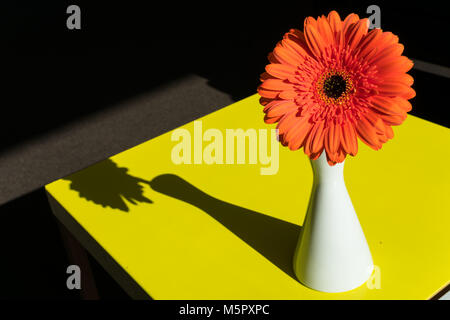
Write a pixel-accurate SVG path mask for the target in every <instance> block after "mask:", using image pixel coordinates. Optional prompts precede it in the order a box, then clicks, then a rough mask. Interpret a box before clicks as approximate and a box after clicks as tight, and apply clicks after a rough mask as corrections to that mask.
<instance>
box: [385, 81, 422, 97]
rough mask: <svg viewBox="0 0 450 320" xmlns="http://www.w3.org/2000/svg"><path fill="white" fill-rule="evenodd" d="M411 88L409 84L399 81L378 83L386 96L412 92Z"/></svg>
mask: <svg viewBox="0 0 450 320" xmlns="http://www.w3.org/2000/svg"><path fill="white" fill-rule="evenodd" d="M411 90H412V89H411V88H410V87H409V86H407V85H405V84H403V83H401V82H397V81H390V80H388V81H385V82H383V83H381V84H379V85H378V91H379V92H380V94H382V95H385V96H403V95H405V94H411ZM413 91H414V90H413Z"/></svg>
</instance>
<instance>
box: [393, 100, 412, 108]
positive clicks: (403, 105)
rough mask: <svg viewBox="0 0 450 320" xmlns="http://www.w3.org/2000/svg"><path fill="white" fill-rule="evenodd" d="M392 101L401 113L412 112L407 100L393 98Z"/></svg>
mask: <svg viewBox="0 0 450 320" xmlns="http://www.w3.org/2000/svg"><path fill="white" fill-rule="evenodd" d="M394 100H395V102H396V103H397V105H398V106H399V107H400V108H401V109H402V110H403V111H405V112H409V111H411V110H412V105H411V103H410V102H409V101H408V100H406V99H404V98H401V97H395V98H394Z"/></svg>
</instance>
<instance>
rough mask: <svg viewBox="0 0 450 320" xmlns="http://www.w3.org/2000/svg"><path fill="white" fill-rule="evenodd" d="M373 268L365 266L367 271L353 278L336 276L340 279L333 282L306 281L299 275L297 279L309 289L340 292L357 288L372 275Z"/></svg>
mask: <svg viewBox="0 0 450 320" xmlns="http://www.w3.org/2000/svg"><path fill="white" fill-rule="evenodd" d="M373 270H374V266H373V265H372V266H370V267H367V271H366V272H363V273H362V274H361V276H360V277H358V278H355V277H352V279H347V280H344V278H343V277H339V276H336V279H339V280H340V281H338V282H334V283H333V281H329V282H328V283H324V282H323V281H320V280H319V281H314V280H310V281H307V280H305V279H301V278H299V277H297V278H298V280H299V281H300V283H301V284H302V285H304V286H305V287H308V288H309V289H312V290H315V291H320V292H326V293H340V292H346V291H351V290H353V289H356V288H359V287H360V286H362V285H363V284H364V283H366V282H367V280H369V278H370V276H371V275H372V273H373Z"/></svg>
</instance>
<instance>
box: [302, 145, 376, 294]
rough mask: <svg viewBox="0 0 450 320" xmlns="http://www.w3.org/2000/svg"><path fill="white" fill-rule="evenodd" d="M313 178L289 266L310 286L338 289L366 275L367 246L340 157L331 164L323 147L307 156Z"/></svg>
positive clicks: (356, 284) (349, 287)
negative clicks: (316, 154)
mask: <svg viewBox="0 0 450 320" xmlns="http://www.w3.org/2000/svg"><path fill="white" fill-rule="evenodd" d="M311 165H312V168H313V172H314V182H313V189H312V193H311V197H310V200H309V206H308V212H307V214H306V217H305V221H304V223H303V227H302V232H301V234H300V237H299V241H298V244H297V248H296V250H295V254H294V272H295V275H296V276H297V278H298V280H299V281H300V282H301V283H303V284H304V285H306V286H307V287H309V288H311V289H315V290H318V291H323V292H343V291H348V290H352V289H354V288H357V287H359V286H360V285H362V284H363V283H364V282H366V281H367V279H368V278H369V277H370V275H371V274H372V271H373V261H372V256H371V254H370V250H369V246H368V245H367V241H366V238H365V237H364V233H363V231H362V229H361V225H360V223H359V220H358V217H357V215H356V213H355V210H354V208H353V205H352V201H351V200H350V196H349V195H348V192H347V188H346V187H345V182H344V162H343V163H338V164H336V165H334V166H330V165H329V164H328V163H327V159H326V154H325V152H323V153H322V155H321V156H320V157H319V158H318V159H317V160H311Z"/></svg>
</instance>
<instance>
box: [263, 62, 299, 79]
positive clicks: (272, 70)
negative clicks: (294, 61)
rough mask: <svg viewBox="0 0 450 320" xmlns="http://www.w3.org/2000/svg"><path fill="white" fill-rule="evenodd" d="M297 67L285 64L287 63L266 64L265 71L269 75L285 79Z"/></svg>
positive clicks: (293, 72)
mask: <svg viewBox="0 0 450 320" xmlns="http://www.w3.org/2000/svg"><path fill="white" fill-rule="evenodd" d="M295 70H297V68H295V67H293V66H290V65H287V64H278V63H277V64H273V63H272V64H268V65H267V66H266V71H267V73H269V74H270V75H272V76H274V77H277V78H278V79H283V80H284V79H287V78H288V77H290V76H292V75H293V74H295Z"/></svg>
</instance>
